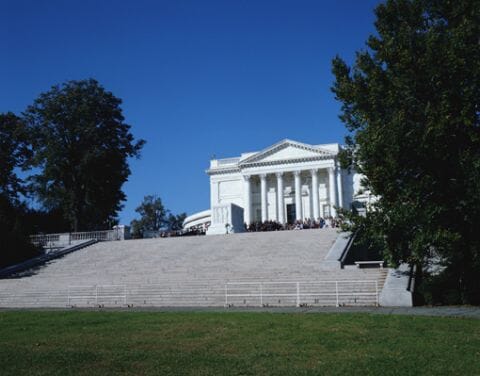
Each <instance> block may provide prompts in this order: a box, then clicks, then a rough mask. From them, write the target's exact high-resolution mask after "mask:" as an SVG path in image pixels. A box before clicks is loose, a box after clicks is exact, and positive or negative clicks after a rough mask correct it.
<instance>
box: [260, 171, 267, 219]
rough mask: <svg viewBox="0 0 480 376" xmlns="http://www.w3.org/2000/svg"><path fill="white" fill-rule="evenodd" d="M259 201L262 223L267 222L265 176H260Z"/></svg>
mask: <svg viewBox="0 0 480 376" xmlns="http://www.w3.org/2000/svg"><path fill="white" fill-rule="evenodd" d="M260 200H261V203H262V222H265V221H266V220H267V174H261V175H260Z"/></svg>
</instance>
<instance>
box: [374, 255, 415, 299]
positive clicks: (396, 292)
mask: <svg viewBox="0 0 480 376" xmlns="http://www.w3.org/2000/svg"><path fill="white" fill-rule="evenodd" d="M409 281H410V267H409V266H408V264H402V265H400V266H399V267H398V269H391V268H390V269H388V275H387V278H386V280H385V285H384V287H383V289H382V292H381V294H380V305H381V306H383V307H412V306H413V296H412V292H411V291H409V290H408V288H409Z"/></svg>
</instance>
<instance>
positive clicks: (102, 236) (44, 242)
mask: <svg viewBox="0 0 480 376" xmlns="http://www.w3.org/2000/svg"><path fill="white" fill-rule="evenodd" d="M121 239H122V233H121V231H120V230H118V229H114V230H105V231H88V232H65V233H60V234H40V235H30V241H31V242H32V243H33V244H35V245H38V246H42V247H44V248H59V247H65V246H67V245H71V244H72V243H76V242H81V241H84V240H98V241H113V240H121Z"/></svg>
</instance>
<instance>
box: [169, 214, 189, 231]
mask: <svg viewBox="0 0 480 376" xmlns="http://www.w3.org/2000/svg"><path fill="white" fill-rule="evenodd" d="M185 218H187V213H181V214H176V215H175V214H172V213H170V214H169V215H168V218H167V227H168V229H169V230H170V231H179V230H181V229H183V221H184V220H185Z"/></svg>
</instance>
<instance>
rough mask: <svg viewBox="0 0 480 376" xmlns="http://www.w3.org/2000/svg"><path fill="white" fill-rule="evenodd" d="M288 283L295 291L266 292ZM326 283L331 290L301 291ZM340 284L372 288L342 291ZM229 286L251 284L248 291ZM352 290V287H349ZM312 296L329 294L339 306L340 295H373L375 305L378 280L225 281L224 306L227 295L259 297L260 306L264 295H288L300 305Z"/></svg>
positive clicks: (377, 294) (227, 302)
mask: <svg viewBox="0 0 480 376" xmlns="http://www.w3.org/2000/svg"><path fill="white" fill-rule="evenodd" d="M286 284H289V285H291V288H292V289H295V292H288V291H287V292H284V291H282V292H268V290H267V291H265V287H266V286H269V285H286ZM328 284H330V285H331V286H332V291H329V290H327V292H325V291H313V292H312V291H311V290H307V291H306V292H302V289H301V288H303V291H305V290H306V287H307V286H310V287H312V286H315V285H320V286H323V287H329V286H328ZM342 284H355V286H356V287H357V288H358V286H360V284H362V285H361V286H365V285H368V284H371V285H370V288H371V289H372V290H373V291H372V292H369V291H371V290H368V289H366V288H364V291H342V290H341V289H340V288H339V287H341V285H342ZM229 286H252V288H250V291H249V292H240V293H238V292H235V291H234V292H232V290H234V289H232V288H230V292H229ZM254 287H258V289H255V288H254ZM351 290H354V289H351ZM306 296H308V297H312V296H317V297H320V296H331V297H333V296H334V297H335V299H336V304H335V305H336V306H337V307H339V306H340V297H347V296H350V297H354V298H357V297H360V296H367V297H368V296H373V297H375V305H376V306H378V304H379V288H378V281H377V280H331V281H312V282H308V281H278V282H273V281H266V282H226V283H225V307H228V306H229V300H228V298H229V297H237V298H238V297H245V298H249V297H250V298H252V297H253V298H259V300H260V306H263V303H264V298H266V297H290V298H295V301H296V306H297V307H300V306H301V305H302V299H301V298H303V297H306Z"/></svg>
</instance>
